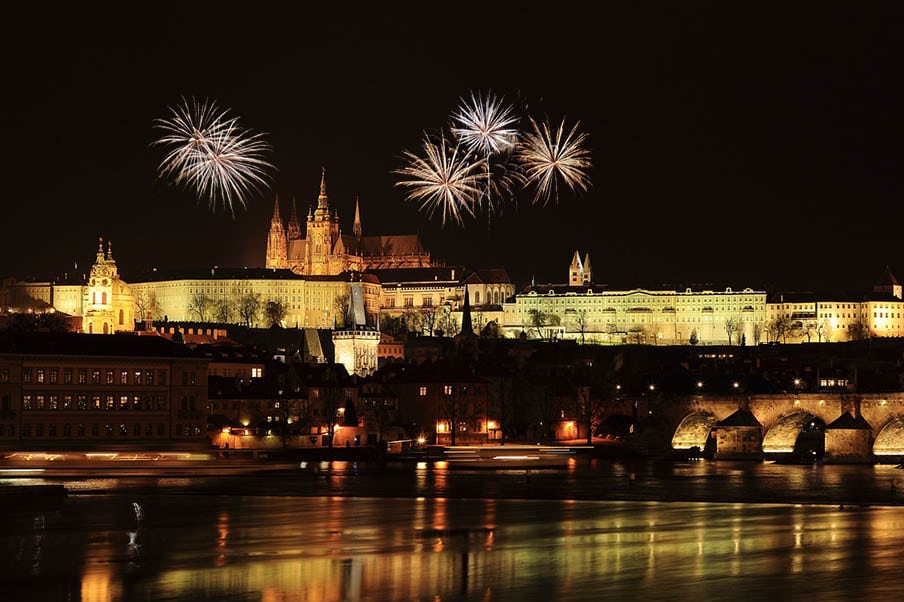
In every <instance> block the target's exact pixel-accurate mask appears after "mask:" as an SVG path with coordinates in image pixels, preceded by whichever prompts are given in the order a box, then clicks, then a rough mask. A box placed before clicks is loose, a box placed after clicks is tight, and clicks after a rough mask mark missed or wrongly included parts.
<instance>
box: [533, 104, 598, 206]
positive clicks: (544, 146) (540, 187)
mask: <svg viewBox="0 0 904 602" xmlns="http://www.w3.org/2000/svg"><path fill="white" fill-rule="evenodd" d="M530 123H531V130H532V131H530V132H527V133H526V134H525V135H524V137H523V138H522V139H521V144H520V146H519V149H518V153H517V155H518V160H519V162H520V163H521V167H522V169H523V175H524V178H525V179H526V181H527V183H528V184H531V185H534V186H536V187H537V192H536V194H535V196H534V204H536V203H537V202H539V201H540V199H544V200H543V204H544V205H545V204H547V203H549V201H550V200H552V199H555V200H556V201H558V198H559V181H560V180H561V182H562V183H563V184H564V185H566V186H568V187H569V188H570V189H571V190H575V189H580V190H582V191H584V192H586V191H587V189H588V188H589V187H590V176H589V174H588V173H587V171H588V170H589V169H590V167H591V163H590V149H589V148H587V147H586V146H585V142H586V140H587V134H584V133H581V132H578V126H580V124H581V122H579V121H578V122H576V123H575V124H574V125H573V126H572V127H571V130H570V131H569V132H568V134H567V135H564V133H565V120H564V119H563V120H562V123H560V124H559V127H558V129H557V130H556V131H555V134H553V132H552V130H551V128H550V127H549V123H548V122H545V121H544V122H543V123H542V125H541V126H538V125H537V123H536V122H535V121H534V120H533V119H531V120H530ZM563 135H564V137H563Z"/></svg>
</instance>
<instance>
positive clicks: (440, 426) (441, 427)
mask: <svg viewBox="0 0 904 602" xmlns="http://www.w3.org/2000/svg"><path fill="white" fill-rule="evenodd" d="M436 432H437V433H445V432H446V424H445V423H444V422H437V423H436Z"/></svg>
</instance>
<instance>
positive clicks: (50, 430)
mask: <svg viewBox="0 0 904 602" xmlns="http://www.w3.org/2000/svg"><path fill="white" fill-rule="evenodd" d="M56 434H57V425H56V424H54V423H50V424H48V425H47V436H48V437H56Z"/></svg>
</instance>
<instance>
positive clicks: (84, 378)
mask: <svg viewBox="0 0 904 602" xmlns="http://www.w3.org/2000/svg"><path fill="white" fill-rule="evenodd" d="M87 382H88V371H87V370H85V369H84V368H79V369H78V384H80V385H84V384H85V383H87Z"/></svg>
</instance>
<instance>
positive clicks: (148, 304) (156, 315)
mask: <svg viewBox="0 0 904 602" xmlns="http://www.w3.org/2000/svg"><path fill="white" fill-rule="evenodd" d="M135 311H136V314H135V315H136V316H137V317H138V319H139V320H142V321H143V320H146V319H147V318H148V316H150V318H151V320H159V319H160V318H161V317H162V314H163V311H162V309H161V307H160V303H159V302H158V301H157V293H156V292H154V291H147V292H146V293H145V291H138V294H137V295H136V296H135Z"/></svg>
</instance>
